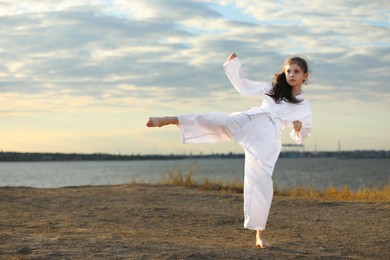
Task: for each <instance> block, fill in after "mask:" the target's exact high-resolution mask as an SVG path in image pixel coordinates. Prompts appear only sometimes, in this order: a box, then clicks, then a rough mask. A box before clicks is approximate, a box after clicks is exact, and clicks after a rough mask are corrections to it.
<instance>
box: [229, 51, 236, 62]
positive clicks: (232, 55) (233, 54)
mask: <svg viewBox="0 0 390 260" xmlns="http://www.w3.org/2000/svg"><path fill="white" fill-rule="evenodd" d="M236 57H237V54H236V53H234V52H233V53H232V54H230V56H229V58H227V61H231V60H232V59H234V58H236Z"/></svg>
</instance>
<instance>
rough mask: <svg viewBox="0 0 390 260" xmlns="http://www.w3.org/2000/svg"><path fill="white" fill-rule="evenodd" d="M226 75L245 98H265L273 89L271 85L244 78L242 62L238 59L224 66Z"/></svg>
mask: <svg viewBox="0 0 390 260" xmlns="http://www.w3.org/2000/svg"><path fill="white" fill-rule="evenodd" d="M223 68H224V69H225V72H226V75H227V76H228V78H229V80H230V82H231V83H232V84H233V86H234V88H235V89H236V90H237V91H238V93H240V94H241V95H244V96H263V95H264V93H265V92H266V91H268V90H269V89H271V88H272V84H271V83H266V82H255V81H251V80H249V79H245V78H244V74H243V69H242V65H241V61H240V60H239V59H238V58H237V57H236V58H234V59H233V60H231V61H227V62H225V63H224V64H223Z"/></svg>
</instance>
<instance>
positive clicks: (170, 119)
mask: <svg viewBox="0 0 390 260" xmlns="http://www.w3.org/2000/svg"><path fill="white" fill-rule="evenodd" d="M166 125H179V120H178V119H177V116H166V117H149V120H148V122H147V123H146V126H147V127H162V126H166Z"/></svg>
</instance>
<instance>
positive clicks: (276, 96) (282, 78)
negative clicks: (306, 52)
mask: <svg viewBox="0 0 390 260" xmlns="http://www.w3.org/2000/svg"><path fill="white" fill-rule="evenodd" d="M294 63H295V64H297V65H298V66H299V67H300V68H301V69H302V70H303V73H308V71H309V69H308V66H307V62H306V60H305V59H303V58H301V57H296V56H295V57H290V58H287V59H286V60H285V61H284V65H283V68H282V70H281V71H280V72H279V73H278V74H275V76H274V79H273V81H272V89H271V90H270V91H269V92H268V93H267V95H268V96H270V97H272V98H273V100H275V102H276V103H280V102H281V101H282V100H284V101H286V102H288V103H293V104H299V103H301V102H302V101H303V100H301V99H297V98H296V97H295V96H294V94H293V92H292V88H291V86H290V84H288V83H287V79H286V74H285V71H284V70H285V67H286V66H287V65H290V64H294ZM303 83H306V82H305V80H304V81H303Z"/></svg>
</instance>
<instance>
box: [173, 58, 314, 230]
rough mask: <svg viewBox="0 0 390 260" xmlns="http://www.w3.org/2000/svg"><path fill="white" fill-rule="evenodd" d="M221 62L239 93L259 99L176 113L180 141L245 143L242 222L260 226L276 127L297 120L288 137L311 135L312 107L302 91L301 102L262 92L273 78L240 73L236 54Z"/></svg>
mask: <svg viewBox="0 0 390 260" xmlns="http://www.w3.org/2000/svg"><path fill="white" fill-rule="evenodd" d="M223 67H224V69H225V72H226V74H227V76H228V78H229V79H230V81H231V83H232V84H233V86H234V87H235V88H236V90H237V91H238V92H239V93H240V94H242V95H244V96H258V97H260V98H261V99H262V100H263V101H262V105H261V106H260V107H253V108H251V109H249V110H247V111H244V112H234V113H232V114H230V115H225V114H223V113H218V112H211V113H205V114H190V115H179V116H178V120H179V128H180V131H181V134H182V137H183V143H214V142H221V141H227V140H234V141H235V142H236V143H237V144H239V145H240V146H241V147H242V148H243V149H244V151H245V169H244V171H245V177H244V217H245V221H244V227H245V228H248V229H252V230H264V229H265V226H266V223H267V218H268V213H269V210H270V206H271V202H272V196H273V183H272V173H273V170H274V166H275V163H276V160H277V158H278V157H279V154H280V150H281V133H282V131H283V129H284V128H285V127H291V126H292V125H293V121H295V120H300V121H301V122H302V129H301V131H300V134H299V136H298V135H297V134H296V133H295V130H294V129H292V131H291V133H290V137H291V138H292V139H293V140H294V141H295V142H297V143H299V144H300V143H302V142H303V141H304V140H305V139H306V138H308V137H309V136H310V132H311V127H312V113H311V110H310V106H309V103H308V102H307V101H306V100H304V95H303V93H301V94H300V95H298V96H296V97H297V99H302V100H303V102H301V103H300V104H291V103H288V102H285V101H281V102H280V103H279V104H277V103H276V102H275V101H274V100H273V99H272V98H271V97H269V96H268V95H266V93H267V92H268V91H269V90H270V89H271V88H272V84H271V83H264V82H254V81H251V80H248V79H245V78H244V75H243V70H242V66H241V62H240V60H239V59H238V58H234V59H233V60H231V61H229V62H225V63H224V65H223Z"/></svg>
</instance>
